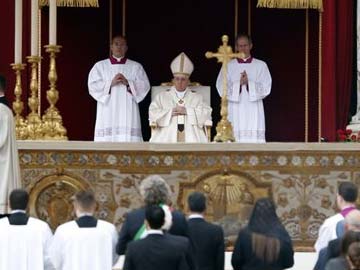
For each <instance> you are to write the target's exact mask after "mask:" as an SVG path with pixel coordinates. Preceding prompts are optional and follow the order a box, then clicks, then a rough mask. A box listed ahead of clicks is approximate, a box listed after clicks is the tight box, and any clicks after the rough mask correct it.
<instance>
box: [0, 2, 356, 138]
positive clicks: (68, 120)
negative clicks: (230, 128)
mask: <svg viewBox="0 0 360 270" xmlns="http://www.w3.org/2000/svg"><path fill="white" fill-rule="evenodd" d="M99 2H100V8H99V9H92V8H89V9H88V8H81V9H80V8H59V10H58V14H59V16H58V40H59V44H61V45H63V48H62V50H61V52H60V54H59V57H58V58H57V68H58V75H59V80H58V89H59V91H60V100H59V102H58V104H57V106H58V108H59V109H60V111H61V113H62V116H63V120H64V125H65V127H66V128H67V129H68V136H69V139H70V140H92V138H93V129H94V123H95V112H96V102H95V101H94V100H93V99H92V98H91V97H90V96H89V94H88V90H87V75H88V72H89V70H90V69H91V67H92V65H93V64H94V63H95V62H96V61H98V60H101V59H103V58H105V57H107V54H108V50H109V44H108V38H109V1H108V0H100V1H99ZM118 2H120V1H117V0H113V3H117V4H118ZM169 3H170V2H169V1H166V0H158V1H155V2H154V1H152V2H149V3H147V2H146V1H145V2H144V1H141V0H132V1H129V2H128V5H127V17H126V22H127V27H126V28H127V29H126V30H127V37H128V39H129V57H130V58H132V59H134V60H136V61H139V62H140V63H142V64H143V65H144V68H145V70H146V71H147V72H148V76H149V78H150V80H151V82H152V85H158V84H159V83H161V82H164V81H168V80H169V79H170V78H171V73H170V69H169V63H170V62H171V60H172V59H173V57H174V56H175V55H177V54H178V53H179V52H181V51H186V52H187V53H188V54H189V56H190V57H191V59H192V60H193V61H194V62H195V63H196V65H195V66H196V68H195V71H194V73H193V76H192V80H194V81H199V82H201V83H202V84H204V85H210V86H211V87H212V97H211V98H212V106H213V108H214V113H213V119H214V123H215V124H216V123H217V121H218V119H219V111H220V110H219V104H220V98H219V96H218V94H217V92H216V90H215V87H214V85H215V80H216V76H217V73H218V70H219V68H220V65H219V64H217V63H216V61H210V60H207V59H205V57H204V53H205V51H206V50H215V49H216V48H217V47H218V46H219V42H220V37H221V35H222V34H228V35H229V36H230V41H231V42H230V44H233V33H234V17H233V14H234V1H228V2H227V1H226V4H224V5H222V6H218V1H217V0H202V1H200V2H199V3H197V4H195V5H194V4H193V1H191V0H187V1H184V2H183V4H181V5H178V6H176V10H177V12H174V11H173V7H174V5H173V4H169ZM224 3H225V2H224ZM246 3H247V1H239V24H238V29H239V31H242V32H246V31H247V24H248V19H247V12H246V11H247V6H246ZM255 4H256V3H255V1H252V14H251V24H252V31H251V32H252V35H253V38H254V41H255V47H254V51H253V53H254V55H255V56H256V57H258V58H260V59H263V60H265V61H266V62H267V63H268V65H269V67H270V70H271V74H272V76H273V89H272V93H271V95H270V96H269V97H268V98H267V99H265V102H264V106H265V111H266V121H267V123H266V124H267V125H266V126H267V134H266V135H267V140H268V141H282V142H285V141H304V121H305V119H304V77H305V74H304V55H305V51H304V49H305V48H304V38H305V28H304V27H305V25H304V24H305V13H304V10H278V9H258V8H256V7H255ZM140 5H141V6H142V8H141V9H140V10H139V8H138V7H139V6H140ZM353 5H354V3H353V1H338V0H324V13H323V31H322V33H323V53H322V57H323V62H322V71H323V73H322V108H321V109H322V136H323V137H326V138H328V139H329V140H330V141H334V140H335V134H336V129H338V128H344V127H345V125H346V121H347V117H348V111H349V100H350V92H351V91H350V90H351V89H350V87H351V62H352V55H351V54H352V50H351V46H352V38H353V31H352V29H353V25H352V20H353V14H352V10H353V8H354V6H353ZM164 7H166V10H168V11H169V12H168V13H165V15H166V16H167V17H164V12H162V11H161V10H162V9H161V8H164ZM29 12H30V4H29V1H24V13H26V16H25V17H24V35H23V46H24V47H23V56H24V59H25V56H26V55H29V52H30V42H29V41H30V31H29V30H30V29H29V28H30V26H29V25H30V18H29V17H30V16H29V15H28V14H29ZM113 13H114V21H113V29H114V33H118V32H119V30H120V29H121V21H122V20H121V10H120V7H119V6H116V5H114V10H113ZM184 14H186V17H187V18H189V19H187V20H184V19H183V18H184ZM309 15H310V22H309V27H310V33H309V35H310V36H309V41H310V44H309V58H310V59H309V99H310V100H309V117H310V119H309V120H310V123H309V125H310V126H309V139H310V141H314V140H316V137H317V129H316V127H317V122H316V120H317V119H316V117H315V118H312V116H315V115H316V114H317V107H316V106H317V94H316V93H317V92H318V87H317V83H316V82H317V70H318V69H317V65H316V63H315V62H317V59H318V55H317V44H318V43H317V33H318V24H317V11H315V10H313V11H310V13H309ZM200 17H201V19H199V18H200ZM42 19H43V23H42V26H43V29H42V39H43V44H46V43H47V39H48V37H47V31H48V29H47V20H48V10H47V8H44V9H43V16H42ZM84 22H86V24H84ZM194 22H196V23H194ZM269 22H270V23H269ZM0 32H1V33H2V34H3V35H2V36H3V37H4V38H3V39H2V40H1V43H0V44H1V45H0V47H1V50H0V73H2V74H5V76H6V77H7V78H8V82H9V88H8V90H9V91H8V93H7V96H8V98H9V99H10V100H11V101H12V100H13V99H14V96H13V89H14V82H15V76H14V73H13V71H12V70H11V68H10V66H9V64H10V63H12V62H13V55H14V53H13V46H14V2H13V0H5V1H4V3H3V5H2V8H1V9H0ZM159 56H160V57H159ZM314 59H315V62H314V61H313V60H314ZM42 64H43V72H42V78H41V82H42V97H43V100H42V105H43V106H42V109H46V108H47V107H48V104H47V101H46V99H45V97H46V94H45V93H46V90H47V89H48V84H49V83H48V81H47V72H48V54H47V53H45V52H44V50H43V63H42ZM28 82H29V68H27V69H26V71H24V72H23V92H24V93H23V101H24V105H25V106H24V107H25V108H24V115H25V114H27V113H28V108H27V104H26V103H27V99H26V98H27V95H28V89H27V87H28ZM149 103H150V95H149V96H148V97H147V98H146V99H145V101H143V102H142V103H141V104H140V110H141V117H142V120H143V135H144V139H145V140H147V139H149V137H150V129H149V128H148V126H147V122H148V120H147V110H148V106H149Z"/></svg>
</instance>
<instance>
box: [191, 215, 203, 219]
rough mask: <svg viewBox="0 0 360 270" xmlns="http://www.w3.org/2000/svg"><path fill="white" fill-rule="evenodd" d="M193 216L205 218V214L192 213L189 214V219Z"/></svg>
mask: <svg viewBox="0 0 360 270" xmlns="http://www.w3.org/2000/svg"><path fill="white" fill-rule="evenodd" d="M192 218H202V219H204V216H203V215H202V214H191V215H190V216H189V219H192Z"/></svg>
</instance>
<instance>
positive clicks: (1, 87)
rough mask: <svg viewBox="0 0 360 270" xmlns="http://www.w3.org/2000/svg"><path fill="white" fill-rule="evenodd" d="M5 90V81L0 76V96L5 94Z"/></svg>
mask: <svg viewBox="0 0 360 270" xmlns="http://www.w3.org/2000/svg"><path fill="white" fill-rule="evenodd" d="M5 89H6V79H5V77H4V76H3V75H1V74H0V94H1V95H3V94H5Z"/></svg>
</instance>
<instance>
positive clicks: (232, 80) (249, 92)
mask: <svg viewBox="0 0 360 270" xmlns="http://www.w3.org/2000/svg"><path fill="white" fill-rule="evenodd" d="M227 71H228V73H227V86H228V99H229V105H228V108H229V121H230V122H231V123H232V125H233V129H234V136H235V139H236V141H237V142H243V143H263V142H265V116H264V106H263V102H262V100H263V99H264V98H265V97H266V96H267V95H269V94H270V90H271V75H270V72H269V69H268V67H267V65H266V63H265V62H263V61H261V60H258V59H255V58H253V59H252V61H251V63H238V60H237V59H233V60H231V61H230V62H229V63H228V70H227ZM244 71H246V73H247V76H248V81H249V83H248V86H246V85H243V86H241V92H240V76H241V73H242V72H244ZM222 83H223V73H222V70H221V71H220V73H219V76H218V78H217V81H216V87H217V90H218V92H219V94H220V96H221V95H222V87H223V84H222Z"/></svg>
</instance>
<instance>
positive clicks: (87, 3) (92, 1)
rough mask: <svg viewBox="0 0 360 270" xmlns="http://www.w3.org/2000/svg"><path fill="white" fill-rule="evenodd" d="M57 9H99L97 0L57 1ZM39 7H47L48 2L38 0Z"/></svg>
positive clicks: (46, 0)
mask: <svg viewBox="0 0 360 270" xmlns="http://www.w3.org/2000/svg"><path fill="white" fill-rule="evenodd" d="M56 3H57V6H58V7H99V1H98V0H57V1H56ZM39 5H40V6H48V5H49V0H39Z"/></svg>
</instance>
